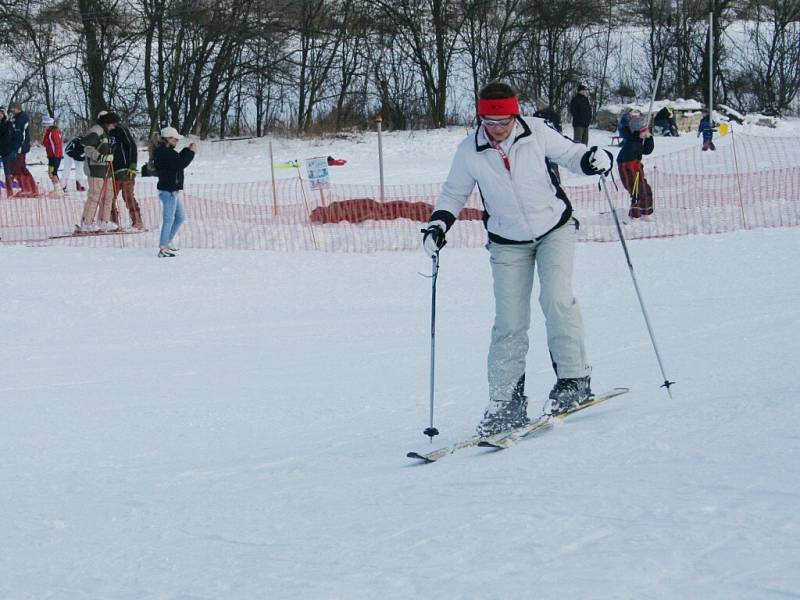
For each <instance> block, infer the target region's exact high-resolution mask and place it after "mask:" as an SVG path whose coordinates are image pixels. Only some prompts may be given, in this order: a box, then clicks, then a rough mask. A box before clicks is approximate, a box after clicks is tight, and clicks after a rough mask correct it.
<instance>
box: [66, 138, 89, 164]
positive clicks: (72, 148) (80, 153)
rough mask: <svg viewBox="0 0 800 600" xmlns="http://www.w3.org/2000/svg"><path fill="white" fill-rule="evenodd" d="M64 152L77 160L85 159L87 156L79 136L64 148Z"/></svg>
mask: <svg viewBox="0 0 800 600" xmlns="http://www.w3.org/2000/svg"><path fill="white" fill-rule="evenodd" d="M64 152H65V153H66V155H67V156H69V157H70V158H73V159H75V160H84V159H85V158H86V152H85V150H84V148H83V142H82V141H81V138H79V137H76V138H72V139H71V140H70V141H69V143H68V144H67V146H66V148H64Z"/></svg>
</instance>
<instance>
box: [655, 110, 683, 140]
mask: <svg viewBox="0 0 800 600" xmlns="http://www.w3.org/2000/svg"><path fill="white" fill-rule="evenodd" d="M653 126H655V127H660V128H661V131H662V133H663V135H664V136H666V137H670V136H672V137H678V124H677V123H676V122H675V115H674V114H673V112H672V107H671V106H670V105H669V104H667V105H666V106H664V107H663V108H662V109H661V110H660V111H658V112H657V113H656V116H655V119H654V120H653Z"/></svg>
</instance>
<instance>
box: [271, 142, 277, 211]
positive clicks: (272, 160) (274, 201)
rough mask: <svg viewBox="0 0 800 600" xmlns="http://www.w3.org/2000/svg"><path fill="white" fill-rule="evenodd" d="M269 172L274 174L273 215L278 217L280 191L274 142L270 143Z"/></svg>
mask: <svg viewBox="0 0 800 600" xmlns="http://www.w3.org/2000/svg"><path fill="white" fill-rule="evenodd" d="M269 171H270V173H272V214H273V216H278V191H277V187H276V186H275V157H274V156H273V155H272V140H270V142H269Z"/></svg>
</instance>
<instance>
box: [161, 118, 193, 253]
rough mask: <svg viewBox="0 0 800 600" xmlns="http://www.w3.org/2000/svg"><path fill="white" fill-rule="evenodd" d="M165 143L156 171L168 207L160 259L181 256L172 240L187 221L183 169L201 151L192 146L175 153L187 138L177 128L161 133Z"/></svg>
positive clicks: (163, 226) (166, 128) (165, 207)
mask: <svg viewBox="0 0 800 600" xmlns="http://www.w3.org/2000/svg"><path fill="white" fill-rule="evenodd" d="M161 138H162V140H163V142H162V143H161V145H160V146H159V147H158V149H157V150H156V154H155V159H154V163H155V168H156V171H158V185H157V186H156V187H157V188H158V197H159V198H160V199H161V203H162V205H163V208H164V212H163V218H162V223H161V237H160V239H159V242H158V256H159V257H160V258H165V257H172V256H177V255H176V252H177V248H175V247H174V246H173V245H172V240H173V239H174V238H175V234H176V233H178V229H179V228H180V226H181V225H182V224H183V222H184V221H185V220H186V213H185V211H184V209H183V201H182V199H181V197H180V194H179V192H180V191H181V190H182V189H183V170H184V169H185V168H186V167H188V166H189V164H190V163H191V162H192V160H193V159H194V155H195V152H197V145H196V144H193V143H192V144H189V147H188V148H184V149H183V150H181V151H180V152H178V151H176V150H175V146H177V145H178V140H182V139H183V136H182V135H181V134H179V133H178V131H177V130H176V129H175V128H174V127H165V128H164V129H162V130H161Z"/></svg>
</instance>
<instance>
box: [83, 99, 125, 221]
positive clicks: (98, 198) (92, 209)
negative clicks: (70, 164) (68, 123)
mask: <svg viewBox="0 0 800 600" xmlns="http://www.w3.org/2000/svg"><path fill="white" fill-rule="evenodd" d="M117 123H119V116H118V115H117V114H116V113H113V112H107V111H100V113H99V114H98V115H97V123H96V124H95V125H93V126H92V127H91V129H89V131H88V133H87V134H86V135H85V136H84V137H83V139H82V140H81V141H82V143H83V146H84V151H85V153H86V159H85V160H86V169H87V170H88V172H89V173H88V174H89V192H88V193H87V194H86V203H85V204H84V206H83V216H82V218H81V223H80V225H79V226H78V230H77V232H78V233H89V232H94V231H98V230H99V231H101V232H102V231H113V230H115V229H116V228H117V225H116V224H115V223H113V222H111V203H112V202H113V201H114V195H113V191H114V185H113V182H111V181H109V179H110V178H111V177H112V176H113V173H114V164H113V163H114V148H113V147H112V144H111V139H110V138H109V135H108V132H109V131H111V130H112V129H114V127H116V126H117ZM98 208H99V213H100V222H99V224H97V225H96V224H95V223H94V216H95V213H96V212H98Z"/></svg>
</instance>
